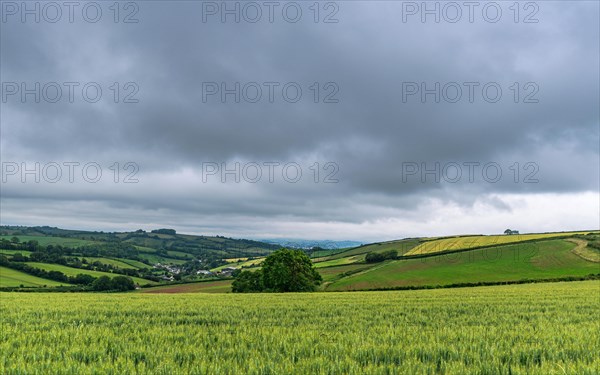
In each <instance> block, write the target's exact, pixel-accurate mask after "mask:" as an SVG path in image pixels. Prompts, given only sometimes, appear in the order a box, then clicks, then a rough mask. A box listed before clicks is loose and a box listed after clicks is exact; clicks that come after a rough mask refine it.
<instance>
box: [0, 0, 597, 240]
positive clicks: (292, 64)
mask: <svg viewBox="0 0 600 375" xmlns="http://www.w3.org/2000/svg"><path fill="white" fill-rule="evenodd" d="M22 4H24V3H21V2H5V1H3V2H2V9H1V11H2V20H1V21H2V23H1V36H0V41H1V58H0V63H1V68H0V69H1V81H2V103H1V114H0V116H1V141H0V143H1V159H2V191H1V222H2V224H3V225H50V226H58V227H63V228H79V229H93V230H135V229H138V228H142V229H146V230H150V229H155V228H159V227H167V228H175V229H177V230H178V231H180V232H187V233H197V234H208V235H211V234H212V235H216V234H219V235H226V236H232V237H237V238H241V237H244V238H272V237H293V238H306V239H340V240H341V239H349V240H358V241H365V242H367V241H380V240H389V239H396V238H403V237H410V236H429V235H446V234H463V233H485V234H490V233H501V232H503V231H504V229H506V228H513V229H518V230H520V231H521V232H539V231H562V230H576V229H594V228H595V229H598V227H599V225H600V216H599V215H600V214H599V210H600V202H599V196H598V191H599V169H600V165H599V160H600V153H599V151H600V150H599V148H600V140H599V137H600V135H599V126H600V120H599V105H598V103H599V101H600V98H599V79H600V77H599V66H600V65H599V64H600V63H599V56H600V51H599V44H600V42H599V32H600V31H599V23H598V19H599V14H600V13H599V3H598V2H597V1H576V2H569V1H551V2H544V1H538V2H529V3H525V2H522V3H520V6H519V7H514V5H513V2H512V1H510V2H497V3H492V4H491V5H490V4H488V3H486V2H481V3H476V4H475V5H474V6H473V8H468V7H466V6H464V5H460V4H463V3H462V2H459V3H452V5H447V4H446V3H444V2H441V3H436V2H428V3H427V4H428V9H427V10H428V11H432V10H433V13H431V12H430V13H427V12H424V9H421V6H422V5H421V4H422V3H421V2H416V3H412V2H393V1H370V2H367V1H337V2H329V3H327V2H321V3H319V6H318V7H315V6H314V2H312V1H310V2H295V3H289V2H276V3H275V4H274V5H269V4H268V3H263V2H256V3H247V2H235V1H228V2H227V3H215V2H202V1H175V2H167V1H151V2H144V1H138V2H121V3H119V7H118V8H117V7H115V6H114V2H112V1H111V2H102V1H100V2H97V3H93V4H92V5H86V4H88V3H86V2H80V3H77V4H78V5H76V6H74V7H73V8H68V7H67V6H66V5H64V4H63V3H62V2H58V3H53V4H58V7H56V6H47V5H46V3H37V2H33V1H31V2H27V3H26V4H27V7H28V9H23V5H22ZM94 4H95V5H94ZM457 4H458V6H457ZM486 4H487V5H486ZM36 7H37V8H36ZM436 7H437V9H439V13H438V14H435V13H436ZM238 10H239V12H238ZM28 11H30V12H28ZM99 11H100V12H101V14H100V13H99ZM36 17H39V22H36V21H37V20H36ZM236 17H237V18H239V22H236ZM436 17H439V22H436ZM70 18H71V19H70ZM115 21H116V22H115ZM423 21H424V22H423ZM36 84H39V87H38V86H36ZM238 85H239V86H238ZM98 89H100V90H101V95H99V91H98ZM36 96H37V97H36ZM37 101H39V103H38V102H37ZM115 102H116V103H115ZM36 163H39V166H37V167H36ZM115 163H117V164H115ZM128 163H129V164H128ZM236 163H238V164H236ZM224 169H227V170H228V171H229V172H228V173H224ZM26 170H28V171H29V172H26ZM59 170H60V174H57V171H59ZM100 170H101V173H102V174H101V176H100V175H99V174H98V173H97V172H98V171H100ZM116 170H119V173H118V174H117V173H116ZM299 173H301V175H300V174H299ZM36 179H38V180H39V182H36ZM236 180H239V181H236Z"/></svg>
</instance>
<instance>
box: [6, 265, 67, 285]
mask: <svg viewBox="0 0 600 375" xmlns="http://www.w3.org/2000/svg"><path fill="white" fill-rule="evenodd" d="M21 285H23V286H26V287H43V286H44V285H45V286H49V287H50V286H61V285H70V284H68V283H61V282H58V281H54V280H47V279H42V278H41V277H37V276H33V275H29V274H26V273H25V272H21V271H18V270H13V269H12V268H6V267H0V288H6V287H19V286H21Z"/></svg>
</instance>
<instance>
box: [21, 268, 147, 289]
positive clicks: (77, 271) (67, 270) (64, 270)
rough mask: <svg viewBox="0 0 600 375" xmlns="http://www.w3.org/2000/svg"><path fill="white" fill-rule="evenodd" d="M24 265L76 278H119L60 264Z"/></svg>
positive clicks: (138, 281)
mask: <svg viewBox="0 0 600 375" xmlns="http://www.w3.org/2000/svg"><path fill="white" fill-rule="evenodd" d="M26 264H28V265H30V266H31V267H35V268H40V269H43V270H46V271H60V272H62V273H64V274H65V275H67V276H76V275H78V274H80V273H83V274H88V275H91V276H94V277H100V276H108V277H115V276H120V275H119V274H118V273H110V272H101V271H91V270H85V269H79V268H73V267H67V266H63V265H61V264H49V263H36V262H26ZM131 279H132V280H133V281H134V282H135V283H137V284H140V285H144V284H156V283H155V282H153V281H150V280H146V279H140V278H139V277H131Z"/></svg>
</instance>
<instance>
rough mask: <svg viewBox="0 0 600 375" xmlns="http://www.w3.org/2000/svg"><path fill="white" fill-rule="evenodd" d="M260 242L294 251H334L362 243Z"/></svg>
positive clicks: (282, 240)
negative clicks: (316, 249) (317, 249)
mask: <svg viewBox="0 0 600 375" xmlns="http://www.w3.org/2000/svg"><path fill="white" fill-rule="evenodd" d="M261 241H262V242H266V243H270V244H275V245H280V246H281V247H287V248H294V249H312V248H314V247H320V248H321V249H326V250H336V249H346V248H350V247H356V246H360V245H362V242H358V241H334V240H302V239H293V238H269V239H263V240H261Z"/></svg>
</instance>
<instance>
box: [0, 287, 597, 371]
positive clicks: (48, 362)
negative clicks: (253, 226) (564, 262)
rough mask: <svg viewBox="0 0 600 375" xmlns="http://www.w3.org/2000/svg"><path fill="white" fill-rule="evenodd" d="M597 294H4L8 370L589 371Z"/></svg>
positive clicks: (580, 290)
mask: <svg viewBox="0 0 600 375" xmlns="http://www.w3.org/2000/svg"><path fill="white" fill-rule="evenodd" d="M599 290H600V283H599V282H598V281H583V282H569V283H547V284H529V285H511V286H494V287H479V288H461V289H435V290H417V291H394V292H355V293H311V294H261V295H253V294H243V295H237V294H212V295H211V294H156V295H148V294H138V293H134V294H132V293H124V294H92V293H88V294H75V293H72V294H59V293H4V294H2V296H1V297H2V298H1V299H0V319H1V321H2V330H1V331H0V356H1V360H0V373H2V374H34V373H38V374H58V373H61V374H91V373H97V374H100V373H101V374H117V373H127V374H135V373H151V374H169V375H170V374H182V373H194V374H209V373H211V374H214V373H220V374H240V373H250V374H365V373H366V374H445V373H447V374H467V373H476V374H500V373H502V374H510V373H512V374H544V375H546V374H590V375H591V374H597V371H598V368H599V366H600V357H599V356H598V355H597V349H598V344H599V340H600V333H599V332H600V330H599V328H600V326H599V321H598V319H597V313H598V309H599V307H600V306H599V300H598V292H599Z"/></svg>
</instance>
